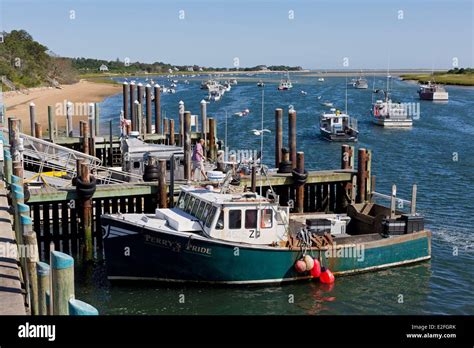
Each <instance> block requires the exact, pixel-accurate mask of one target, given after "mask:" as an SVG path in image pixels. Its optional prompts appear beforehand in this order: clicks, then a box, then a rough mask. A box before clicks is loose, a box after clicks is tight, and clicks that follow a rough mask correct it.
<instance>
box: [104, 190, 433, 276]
mask: <svg viewBox="0 0 474 348" xmlns="http://www.w3.org/2000/svg"><path fill="white" fill-rule="evenodd" d="M367 209H369V210H370V211H367ZM384 209H385V210H384ZM387 209H388V208H384V207H381V206H378V205H375V206H374V205H372V206H370V207H369V208H367V207H366V206H354V207H353V208H352V209H349V212H350V215H349V216H348V215H346V214H322V213H304V214H291V215H290V213H289V208H288V207H282V206H280V205H279V204H278V203H277V202H276V199H273V198H272V197H270V196H269V195H267V197H263V196H260V195H257V194H255V193H251V192H245V193H232V194H231V193H221V192H218V191H214V190H209V189H204V188H201V187H191V186H184V187H182V192H181V194H180V197H179V199H178V204H177V206H176V207H175V208H170V209H156V212H155V214H105V215H102V219H101V221H102V228H103V231H104V238H105V241H104V243H105V256H106V264H107V273H108V278H109V279H110V280H159V281H167V282H198V283H213V284H264V283H281V282H287V281H297V280H307V279H311V278H312V277H313V276H312V273H311V272H310V271H298V270H297V269H296V268H295V265H296V262H297V261H298V260H302V259H303V257H304V256H306V255H309V256H311V257H312V258H314V259H316V260H318V261H319V263H320V264H321V265H322V266H324V267H326V268H329V269H330V270H331V271H332V272H333V274H335V275H347V274H354V273H360V272H367V271H374V270H379V269H383V268H388V267H395V266H401V265H407V264H412V263H415V262H420V261H425V260H428V259H430V257H431V232H429V231H426V230H424V227H423V220H422V217H420V216H418V215H416V216H412V215H410V214H408V215H400V214H398V215H396V216H395V218H394V219H390V218H388V217H387V219H384V220H383V221H382V220H381V219H380V216H381V214H382V215H383V213H384V212H386V211H387ZM388 211H390V209H388ZM371 212H375V213H376V214H377V216H376V217H370V214H371ZM392 215H393V214H392ZM392 218H393V216H392ZM349 221H351V222H349ZM379 222H380V223H382V227H381V228H375V227H373V224H374V223H379ZM415 222H416V223H415ZM361 224H365V226H366V227H367V230H365V229H364V228H361ZM371 224H372V227H373V228H372V227H371Z"/></svg>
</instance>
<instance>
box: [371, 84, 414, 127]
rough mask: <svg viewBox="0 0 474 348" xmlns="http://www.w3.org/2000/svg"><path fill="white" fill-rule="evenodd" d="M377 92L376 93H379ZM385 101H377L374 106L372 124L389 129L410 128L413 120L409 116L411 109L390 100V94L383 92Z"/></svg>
mask: <svg viewBox="0 0 474 348" xmlns="http://www.w3.org/2000/svg"><path fill="white" fill-rule="evenodd" d="M378 92H379V90H376V91H375V92H374V93H378ZM382 92H383V93H384V99H383V100H376V101H375V103H374V104H373V105H372V110H371V114H372V122H373V123H375V124H376V125H378V126H382V127H389V128H410V127H411V126H412V125H413V119H412V117H411V116H410V115H409V112H408V111H409V109H408V107H406V106H405V105H404V104H402V103H399V102H394V101H392V99H391V98H390V93H389V92H387V91H383V90H382Z"/></svg>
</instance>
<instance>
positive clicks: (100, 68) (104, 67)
mask: <svg viewBox="0 0 474 348" xmlns="http://www.w3.org/2000/svg"><path fill="white" fill-rule="evenodd" d="M99 71H109V68H108V67H107V65H105V64H102V65H101V66H100V67H99Z"/></svg>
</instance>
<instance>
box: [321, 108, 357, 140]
mask: <svg viewBox="0 0 474 348" xmlns="http://www.w3.org/2000/svg"><path fill="white" fill-rule="evenodd" d="M319 130H320V132H321V135H322V136H323V138H324V139H326V140H329V141H357V137H358V134H359V131H358V130H357V120H356V119H355V118H352V117H350V116H349V115H348V114H346V113H341V112H340V111H339V110H336V109H334V108H332V109H331V111H330V112H329V113H323V114H322V115H321V117H320V120H319Z"/></svg>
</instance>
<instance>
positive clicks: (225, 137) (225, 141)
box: [224, 109, 228, 148]
mask: <svg viewBox="0 0 474 348" xmlns="http://www.w3.org/2000/svg"><path fill="white" fill-rule="evenodd" d="M224 146H225V148H226V147H227V146H228V145H227V109H226V110H225V134H224Z"/></svg>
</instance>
